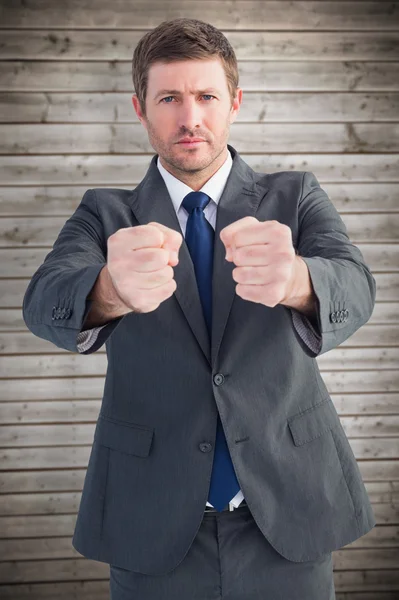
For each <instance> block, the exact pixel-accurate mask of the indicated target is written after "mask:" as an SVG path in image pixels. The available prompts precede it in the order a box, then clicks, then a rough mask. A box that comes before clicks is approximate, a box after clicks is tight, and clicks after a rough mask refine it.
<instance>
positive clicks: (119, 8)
mask: <svg viewBox="0 0 399 600" xmlns="http://www.w3.org/2000/svg"><path fill="white" fill-rule="evenodd" d="M183 6H184V16H185V17H189V18H194V19H200V20H202V19H203V18H204V15H207V16H208V18H212V24H213V25H214V26H215V27H217V28H219V29H223V28H225V29H234V30H235V29H242V30H247V29H249V30H258V29H262V30H264V29H271V30H273V29H276V30H286V31H299V30H301V29H305V30H309V29H313V28H315V29H320V30H323V29H330V30H341V29H345V30H349V31H356V30H364V29H365V30H369V29H373V30H378V31H379V30H382V31H384V30H388V31H389V30H391V29H395V27H394V26H393V24H394V23H395V19H397V17H398V14H399V6H398V2H388V1H386V0H374V1H368V2H357V1H355V2H350V1H347V2H328V1H324V2H318V1H316V2H314V1H313V2H310V1H305V2H298V1H294V2H290V5H289V9H290V10H289V16H287V7H286V3H285V2H281V1H278V0H277V1H276V0H275V1H269V0H267V1H263V0H251V1H250V2H248V1H247V0H236V1H234V2H232V1H231V0H228V1H226V2H225V3H223V4H222V3H220V2H219V0H203V1H202V2H201V3H200V4H198V2H196V1H195V0H184V4H183ZM1 9H2V10H1V11H0V22H1V23H2V24H3V25H2V26H3V27H4V28H14V27H18V28H24V29H25V28H26V29H30V28H33V29H37V28H39V29H40V28H44V27H52V28H60V29H65V28H68V27H71V28H73V29H79V28H83V29H103V28H106V29H117V28H118V27H120V28H122V29H139V30H143V33H144V31H145V30H147V29H152V28H153V27H156V26H157V25H158V24H159V23H160V22H161V21H162V20H164V19H165V17H167V19H176V18H178V17H181V16H182V14H181V13H182V9H181V5H180V3H178V2H171V3H170V5H168V10H167V15H166V14H165V5H164V3H163V2H158V1H157V0H135V3H134V9H135V10H132V4H131V2H129V0H116V1H115V2H114V4H113V5H112V7H111V6H110V4H109V3H108V2H107V1H106V0H96V8H95V10H93V5H92V3H91V1H90V0H79V1H69V2H65V3H64V4H61V5H60V4H54V3H52V2H51V0H30V2H29V3H26V2H24V1H23V0H5V1H3V2H2V4H1ZM247 35H248V34H247Z"/></svg>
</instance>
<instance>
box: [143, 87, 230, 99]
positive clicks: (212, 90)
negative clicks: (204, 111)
mask: <svg viewBox="0 0 399 600" xmlns="http://www.w3.org/2000/svg"><path fill="white" fill-rule="evenodd" d="M208 93H215V94H218V95H219V96H220V95H221V94H220V92H219V91H218V90H217V89H215V88H206V89H205V90H195V92H191V94H208ZM159 96H181V92H180V90H160V91H159V92H158V93H157V94H156V95H155V96H154V100H156V99H157V98H159Z"/></svg>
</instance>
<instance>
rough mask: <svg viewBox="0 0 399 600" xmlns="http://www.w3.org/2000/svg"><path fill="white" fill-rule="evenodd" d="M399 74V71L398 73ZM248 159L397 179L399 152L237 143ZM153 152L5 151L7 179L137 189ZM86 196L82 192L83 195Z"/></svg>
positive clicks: (275, 167)
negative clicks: (252, 150)
mask: <svg viewBox="0 0 399 600" xmlns="http://www.w3.org/2000/svg"><path fill="white" fill-rule="evenodd" d="M398 75H399V73H398ZM236 149H237V150H238V152H239V153H240V155H241V156H242V158H243V160H244V161H245V162H246V163H247V164H248V165H249V166H250V167H251V168H252V169H254V170H255V171H258V172H261V173H273V172H275V171H294V170H295V171H313V173H314V174H315V175H316V177H317V179H318V181H319V182H320V184H322V183H324V182H327V181H329V182H335V183H337V182H345V183H347V182H353V183H356V182H362V183H366V182H370V183H371V182H375V181H379V182H381V183H382V182H397V181H399V155H398V154H362V153H360V154H328V153H325V154H245V153H244V152H242V148H236ZM153 155H154V153H153V152H152V153H151V155H135V156H134V158H133V157H131V156H125V155H120V156H113V155H110V154H108V155H95V154H93V155H85V154H83V155H73V156H71V155H65V156H63V157H62V160H60V157H59V156H24V160H23V164H21V158H20V157H19V156H0V181H1V182H2V185H18V186H21V185H23V186H26V185H40V186H42V185H55V184H56V185H74V186H76V185H79V184H81V185H84V186H85V189H87V187H89V186H92V187H101V186H102V185H115V186H117V187H123V188H126V189H134V188H135V187H136V186H135V185H132V182H134V181H140V179H141V176H144V175H145V173H146V171H147V169H148V166H149V164H150V160H151V158H152V156H153ZM80 199H81V198H79V200H80Z"/></svg>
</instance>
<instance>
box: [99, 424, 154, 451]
mask: <svg viewBox="0 0 399 600" xmlns="http://www.w3.org/2000/svg"><path fill="white" fill-rule="evenodd" d="M153 435H154V429H153V428H152V427H146V426H144V425H138V424H135V423H127V422H124V421H117V420H114V419H111V418H110V417H105V416H103V415H99V417H98V421H97V426H96V431H95V434H94V440H95V441H97V442H98V443H99V444H101V445H102V446H106V447H107V448H112V449H113V450H119V452H124V453H126V454H134V455H135V456H141V457H143V458H144V457H146V456H148V455H149V453H150V448H151V443H152V438H153Z"/></svg>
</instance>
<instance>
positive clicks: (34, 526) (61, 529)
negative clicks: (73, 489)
mask: <svg viewBox="0 0 399 600" xmlns="http://www.w3.org/2000/svg"><path fill="white" fill-rule="evenodd" d="M75 523H76V514H72V515H33V516H13V517H0V539H2V538H37V537H53V536H57V537H58V536H66V535H68V536H71V535H72V534H73V531H74V528H75ZM0 581H1V579H0Z"/></svg>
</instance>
